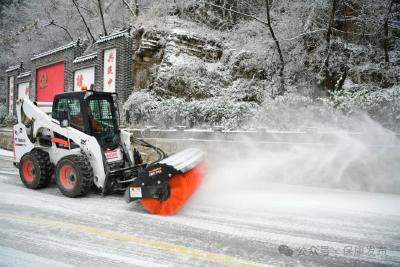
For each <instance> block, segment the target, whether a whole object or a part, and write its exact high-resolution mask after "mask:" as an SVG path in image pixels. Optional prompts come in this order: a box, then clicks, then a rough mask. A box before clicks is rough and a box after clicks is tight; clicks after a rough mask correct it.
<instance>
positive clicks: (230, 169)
mask: <svg viewBox="0 0 400 267" xmlns="http://www.w3.org/2000/svg"><path fill="white" fill-rule="evenodd" d="M274 108H275V110H273V111H271V110H270V111H269V112H268V113H264V114H265V117H266V118H267V119H268V118H269V119H270V118H273V117H274V116H276V117H280V118H282V123H285V127H286V126H287V125H289V124H290V125H292V126H293V128H294V129H295V130H294V131H282V130H281V131H271V129H269V130H267V132H266V133H263V134H261V137H260V138H251V139H250V138H241V140H240V141H236V142H231V141H222V143H221V144H219V145H218V146H215V145H213V147H212V152H210V153H209V154H208V155H209V158H210V166H209V175H208V177H206V178H205V179H204V182H203V185H202V187H201V190H200V192H199V193H198V194H197V196H196V197H195V199H194V203H198V202H202V201H203V200H207V199H208V198H209V197H210V196H214V195H218V196H220V197H221V198H224V197H226V198H229V197H234V198H240V196H241V195H245V194H246V193H249V194H250V195H251V193H252V192H259V193H260V192H263V190H264V189H270V188H271V186H277V185H282V184H291V185H301V186H312V187H325V188H335V189H346V190H357V191H374V192H389V193H396V194H399V193H400V142H399V139H398V138H397V136H396V134H394V133H393V132H390V131H388V130H386V129H384V128H383V127H382V126H380V125H379V124H377V123H376V122H374V121H373V120H371V119H370V118H369V117H368V116H366V115H364V114H358V115H354V116H352V117H347V116H343V115H341V114H338V113H336V112H334V111H332V110H323V109H322V108H320V107H319V108H318V109H319V110H318V112H315V107H313V109H310V108H304V109H299V108H298V107H292V108H291V109H289V108H287V106H286V108H284V109H276V106H275V107H274ZM257 123H259V125H262V124H263V123H265V120H264V121H263V120H259V121H258V122H257ZM264 125H267V124H264ZM275 126H279V124H278V123H277V124H275ZM255 139H257V140H255ZM266 194H268V193H266ZM243 200H244V201H246V200H245V199H243Z"/></svg>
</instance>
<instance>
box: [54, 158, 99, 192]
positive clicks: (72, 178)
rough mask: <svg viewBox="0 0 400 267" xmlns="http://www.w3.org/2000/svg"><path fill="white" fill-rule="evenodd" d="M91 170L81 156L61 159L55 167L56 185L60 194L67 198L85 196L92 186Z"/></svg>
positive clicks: (86, 160) (87, 162)
mask: <svg viewBox="0 0 400 267" xmlns="http://www.w3.org/2000/svg"><path fill="white" fill-rule="evenodd" d="M93 176H94V175H93V169H92V166H91V165H90V163H89V161H88V159H87V158H86V157H85V156H83V155H70V156H66V157H64V158H62V159H61V160H60V161H59V162H58V163H57V167H56V175H55V178H56V183H57V185H58V188H59V189H60V191H61V193H63V194H64V195H65V196H67V197H79V196H83V195H85V194H87V193H88V192H89V190H90V188H91V186H92V184H93Z"/></svg>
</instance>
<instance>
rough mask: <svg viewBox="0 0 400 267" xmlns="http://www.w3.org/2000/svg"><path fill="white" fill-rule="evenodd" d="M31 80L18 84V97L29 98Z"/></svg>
mask: <svg viewBox="0 0 400 267" xmlns="http://www.w3.org/2000/svg"><path fill="white" fill-rule="evenodd" d="M29 88H30V86H29V82H26V83H20V84H18V98H21V97H24V96H25V97H27V98H29Z"/></svg>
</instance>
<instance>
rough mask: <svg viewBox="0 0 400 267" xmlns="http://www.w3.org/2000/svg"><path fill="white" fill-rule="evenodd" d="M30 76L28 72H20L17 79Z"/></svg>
mask: <svg viewBox="0 0 400 267" xmlns="http://www.w3.org/2000/svg"><path fill="white" fill-rule="evenodd" d="M30 75H31V72H30V71H27V72H22V73H21V74H20V75H18V76H17V78H24V77H27V76H30Z"/></svg>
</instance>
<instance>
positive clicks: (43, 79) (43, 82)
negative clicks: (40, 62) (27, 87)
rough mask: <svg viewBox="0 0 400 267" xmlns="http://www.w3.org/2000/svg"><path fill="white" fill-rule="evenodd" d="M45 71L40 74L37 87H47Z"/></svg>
mask: <svg viewBox="0 0 400 267" xmlns="http://www.w3.org/2000/svg"><path fill="white" fill-rule="evenodd" d="M47 80H48V79H47V73H46V72H43V74H42V75H40V81H39V82H40V84H39V87H40V89H44V88H46V87H47Z"/></svg>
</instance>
